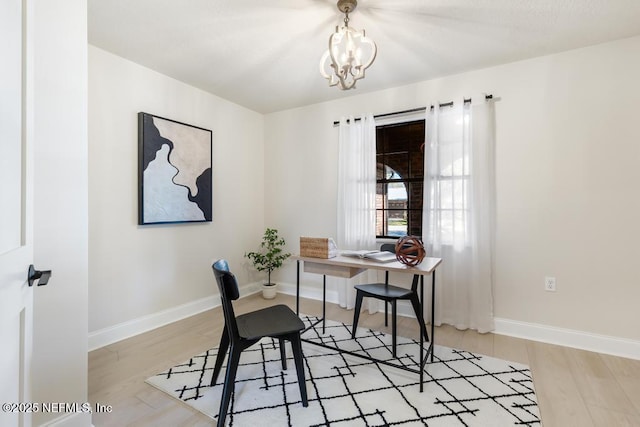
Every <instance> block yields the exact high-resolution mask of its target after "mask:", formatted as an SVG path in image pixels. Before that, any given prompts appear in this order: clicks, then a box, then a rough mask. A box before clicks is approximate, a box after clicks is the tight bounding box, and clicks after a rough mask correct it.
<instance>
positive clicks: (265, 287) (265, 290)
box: [262, 283, 278, 299]
mask: <svg viewBox="0 0 640 427" xmlns="http://www.w3.org/2000/svg"><path fill="white" fill-rule="evenodd" d="M277 293H278V285H276V284H275V283H271V284H266V283H263V284H262V298H264V299H274V298H275V297H276V294H277Z"/></svg>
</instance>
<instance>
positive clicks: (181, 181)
mask: <svg viewBox="0 0 640 427" xmlns="http://www.w3.org/2000/svg"><path fill="white" fill-rule="evenodd" d="M212 176H213V132H212V131H211V130H210V129H205V128H202V127H198V126H194V125H190V124H187V123H183V122H179V121H176V120H172V119H168V118H165V117H161V116H157V115H155V114H150V113H145V112H139V113H138V225H152V224H182V223H194V222H212V221H213V192H212V187H213V181H212Z"/></svg>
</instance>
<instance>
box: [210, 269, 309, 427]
mask: <svg viewBox="0 0 640 427" xmlns="http://www.w3.org/2000/svg"><path fill="white" fill-rule="evenodd" d="M212 268H213V274H214V275H215V277H216V282H217V283H218V288H219V289H220V298H221V299H222V311H223V312H224V330H223V332H222V338H221V339H220V348H219V350H218V356H217V357H216V363H215V366H214V369H213V376H212V378H211V386H213V385H215V383H216V381H217V379H218V375H219V374H220V370H221V369H222V363H223V361H224V357H225V355H226V354H227V350H228V349H229V344H231V349H230V351H229V359H228V361H227V372H226V375H225V378H224V386H223V390H222V401H221V402H220V412H219V413H218V426H223V425H224V420H225V417H226V416H227V408H228V407H229V401H230V400H231V393H232V392H233V389H234V385H235V378H236V372H237V370H238V362H239V360H240V353H242V351H243V350H245V349H247V348H249V347H250V346H252V345H253V344H255V343H257V342H258V341H260V339H262V338H263V337H272V338H277V339H278V341H279V346H280V357H281V359H282V369H287V362H286V360H287V359H286V355H285V348H284V341H285V340H287V341H291V347H292V348H293V358H294V360H295V364H296V371H297V374H298V385H299V386H300V396H301V398H302V406H308V405H309V403H308V402H307V389H306V385H305V378H304V365H303V355H302V345H301V342H300V331H301V330H303V329H304V323H302V320H300V318H299V317H298V316H297V315H296V314H295V313H294V312H293V311H292V310H291V309H290V308H289V307H287V306H286V305H275V306H272V307H267V308H263V309H261V310H256V311H254V312H251V313H247V314H242V315H239V316H236V315H235V313H234V311H233V304H232V303H231V301H233V300H237V299H238V298H239V297H240V292H239V291H238V282H237V281H236V278H235V276H234V275H233V274H232V273H231V272H230V271H229V265H228V263H227V261H225V260H218V261H216V262H215V263H214V264H213V266H212Z"/></svg>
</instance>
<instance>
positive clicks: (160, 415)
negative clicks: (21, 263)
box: [89, 294, 640, 427]
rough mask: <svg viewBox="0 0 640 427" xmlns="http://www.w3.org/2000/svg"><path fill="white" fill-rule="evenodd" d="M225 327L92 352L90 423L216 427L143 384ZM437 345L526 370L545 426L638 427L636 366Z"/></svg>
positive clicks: (449, 342) (586, 356)
mask: <svg viewBox="0 0 640 427" xmlns="http://www.w3.org/2000/svg"><path fill="white" fill-rule="evenodd" d="M276 303H284V304H288V305H290V306H291V307H295V300H294V298H293V297H291V296H286V295H278V297H277V298H276V299H275V300H272V301H268V302H267V301H265V300H263V299H262V298H261V296H260V295H258V294H256V295H251V296H248V297H246V298H242V299H240V300H239V301H237V304H236V312H237V314H241V313H243V312H247V311H253V310H255V309H257V308H260V307H263V306H266V305H272V304H276ZM300 311H301V312H302V313H307V314H315V315H318V314H321V312H322V307H321V303H320V302H318V301H313V300H305V299H302V300H301V307H300ZM352 316H353V311H352V310H350V311H347V310H344V309H341V308H340V307H338V306H336V305H333V304H327V318H329V319H333V320H338V321H344V322H348V323H351V320H352ZM222 324H223V318H222V310H221V308H216V309H214V310H209V311H207V312H205V313H202V314H199V315H196V316H193V317H190V318H187V319H185V320H182V321H179V322H176V323H173V324H171V325H167V326H164V327H162V328H158V329H156V330H153V331H151V332H147V333H145V334H141V335H138V336H136V337H133V338H130V339H127V340H124V341H120V342H118V343H115V344H112V345H109V346H107V347H103V348H100V349H98V350H95V351H92V352H91V353H89V400H90V401H91V403H92V404H93V405H94V406H95V404H96V403H100V404H102V405H112V406H113V410H112V412H111V413H104V414H95V413H94V415H93V424H94V425H95V426H96V427H102V426H119V427H120V426H210V425H215V423H214V422H213V421H212V420H211V419H210V418H208V417H206V416H205V415H202V414H200V413H199V412H197V411H195V410H193V409H191V408H190V407H189V406H187V405H185V404H182V403H180V402H178V401H177V400H174V399H173V398H171V397H169V396H168V395H166V394H165V393H163V392H161V391H159V390H157V389H155V388H154V387H152V386H150V385H147V384H146V383H145V382H144V380H145V379H146V378H148V377H149V376H151V375H153V374H155V373H157V372H159V371H161V370H164V369H167V368H169V367H171V366H173V365H175V364H177V363H180V362H182V361H184V360H186V359H188V358H189V357H191V356H193V355H195V354H198V353H200V352H203V351H205V350H207V349H209V348H211V347H215V346H217V345H218V340H219V338H220V333H221V327H222ZM359 326H362V327H371V328H379V329H384V315H383V314H380V313H378V314H376V315H369V314H367V312H363V313H362V315H361V317H360V325H359ZM417 332H418V328H417V323H416V321H415V319H411V318H400V319H399V322H398V334H399V335H401V336H406V337H414V338H418V333H417ZM435 341H436V344H440V345H444V346H448V347H454V348H458V349H464V350H468V351H472V352H476V353H481V354H485V355H488V356H494V357H498V358H501V359H506V360H512V361H515V362H521V363H525V364H527V365H529V366H530V367H531V371H532V374H533V379H534V386H535V388H536V394H537V396H538V403H539V405H540V411H541V414H542V422H543V424H544V426H545V427H554V426H559V427H567V426H579V427H587V426H606V427H611V426H640V361H637V360H631V359H624V358H619V357H614V356H608V355H603V354H598V353H592V352H587V351H581V350H575V349H571V348H567V347H560V346H555V345H550V344H542V343H538V342H534V341H527V340H522V339H517V338H509V337H505V336H501V335H493V334H478V333H475V332H474V331H459V330H457V329H455V328H453V327H449V326H442V327H439V328H436V332H435ZM390 369H392V368H390ZM273 427H275V426H273ZM497 427H499V426H497Z"/></svg>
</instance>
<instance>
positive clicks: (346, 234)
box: [337, 115, 377, 311]
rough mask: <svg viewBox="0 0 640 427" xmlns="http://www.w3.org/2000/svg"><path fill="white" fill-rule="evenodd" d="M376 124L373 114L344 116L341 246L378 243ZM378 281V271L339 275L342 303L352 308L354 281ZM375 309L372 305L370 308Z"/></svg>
mask: <svg viewBox="0 0 640 427" xmlns="http://www.w3.org/2000/svg"><path fill="white" fill-rule="evenodd" d="M375 215H376V124H375V121H374V119H373V116H372V115H367V116H364V117H361V118H360V120H358V121H356V120H354V118H353V117H349V118H348V119H347V118H344V117H343V118H341V120H340V136H339V151H338V206H337V228H338V230H337V231H338V236H337V240H338V242H337V244H338V248H339V249H375V246H376V216H375ZM374 281H376V274H375V272H364V273H361V274H359V275H358V276H356V277H354V278H352V279H348V280H347V279H337V282H338V283H337V287H338V301H339V303H340V306H341V307H345V308H349V309H350V308H353V306H354V303H355V290H354V289H353V285H354V284H358V283H369V282H374ZM368 299H369V300H370V299H371V298H368ZM372 309H373V310H376V309H377V304H376V305H375V308H374V307H372V306H370V307H369V310H370V311H371V310H372Z"/></svg>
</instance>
